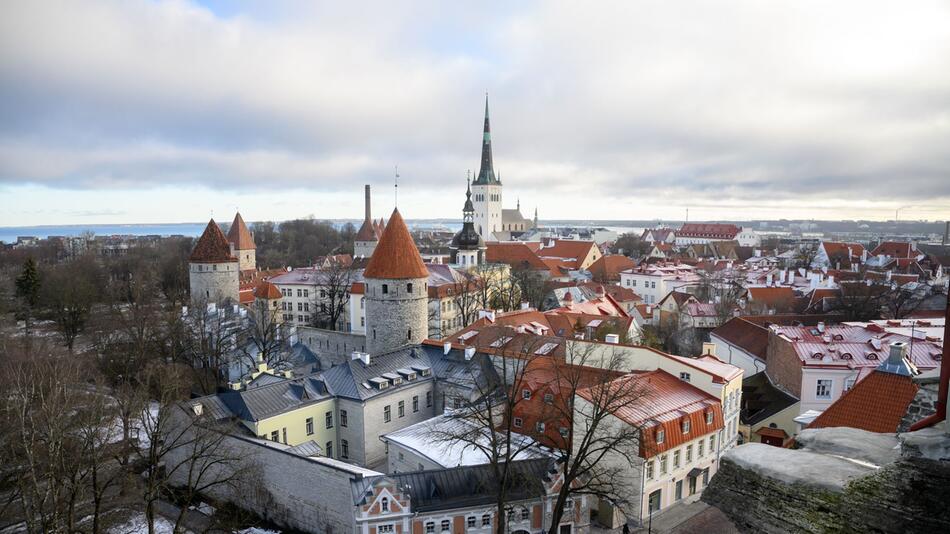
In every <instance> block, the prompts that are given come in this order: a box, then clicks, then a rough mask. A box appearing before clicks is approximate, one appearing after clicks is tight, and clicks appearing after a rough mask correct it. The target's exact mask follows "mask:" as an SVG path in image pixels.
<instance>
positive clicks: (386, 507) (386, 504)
mask: <svg viewBox="0 0 950 534" xmlns="http://www.w3.org/2000/svg"><path fill="white" fill-rule="evenodd" d="M379 506H380V508H381V509H382V510H383V511H384V512H388V511H389V498H388V497H383V498H382V500H380V501H379Z"/></svg>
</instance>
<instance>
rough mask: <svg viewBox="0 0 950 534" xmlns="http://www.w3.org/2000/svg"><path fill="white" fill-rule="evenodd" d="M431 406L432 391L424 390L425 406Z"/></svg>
mask: <svg viewBox="0 0 950 534" xmlns="http://www.w3.org/2000/svg"><path fill="white" fill-rule="evenodd" d="M430 406H432V392H431V391H426V408H428V407H430Z"/></svg>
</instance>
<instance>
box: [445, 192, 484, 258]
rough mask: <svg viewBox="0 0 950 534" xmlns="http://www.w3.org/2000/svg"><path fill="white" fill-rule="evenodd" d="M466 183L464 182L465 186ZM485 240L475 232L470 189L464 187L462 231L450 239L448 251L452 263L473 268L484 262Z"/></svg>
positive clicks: (473, 207) (473, 208)
mask: <svg viewBox="0 0 950 534" xmlns="http://www.w3.org/2000/svg"><path fill="white" fill-rule="evenodd" d="M467 183H468V182H467V181H466V184H467ZM486 248H487V247H486V246H485V240H484V239H482V236H480V235H478V232H476V231H475V206H474V205H473V204H472V188H471V187H470V186H468V185H466V188H465V206H463V207H462V229H461V230H459V233H457V234H455V237H453V238H452V243H451V244H450V245H449V250H451V251H452V263H456V264H459V265H461V266H463V267H474V266H476V265H478V264H480V263H484V262H485V249H486Z"/></svg>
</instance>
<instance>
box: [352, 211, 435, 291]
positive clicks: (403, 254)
mask: <svg viewBox="0 0 950 534" xmlns="http://www.w3.org/2000/svg"><path fill="white" fill-rule="evenodd" d="M363 277H364V278H377V279H379V278H384V279H394V280H403V279H409V278H428V277H429V271H428V270H427V269H426V264H425V263H424V262H423V261H422V256H420V255H419V249H418V248H416V244H415V243H414V242H413V241H412V235H410V234H409V228H407V227H406V223H405V222H404V221H403V220H402V215H400V214H399V210H398V209H394V210H393V214H392V217H390V218H389V223H388V224H386V229H385V230H383V235H382V237H380V238H379V243H378V244H377V245H376V250H375V251H374V252H373V257H372V258H370V260H369V264H367V265H366V270H365V271H364V272H363Z"/></svg>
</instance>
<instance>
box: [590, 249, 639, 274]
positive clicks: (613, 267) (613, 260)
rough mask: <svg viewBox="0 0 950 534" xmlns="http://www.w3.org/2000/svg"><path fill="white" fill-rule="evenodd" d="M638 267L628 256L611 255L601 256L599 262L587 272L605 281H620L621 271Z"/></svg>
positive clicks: (591, 265) (593, 264) (592, 265)
mask: <svg viewBox="0 0 950 534" xmlns="http://www.w3.org/2000/svg"><path fill="white" fill-rule="evenodd" d="M636 266H637V262H635V261H633V260H631V259H630V258H628V257H626V256H623V255H620V254H611V255H609V256H601V257H600V258H599V259H598V260H597V261H595V262H594V263H592V264H590V267H588V268H587V270H588V271H590V273H591V274H592V275H594V276H595V277H599V278H601V279H604V280H620V271H625V270H627V269H633V268H634V267H636Z"/></svg>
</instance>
